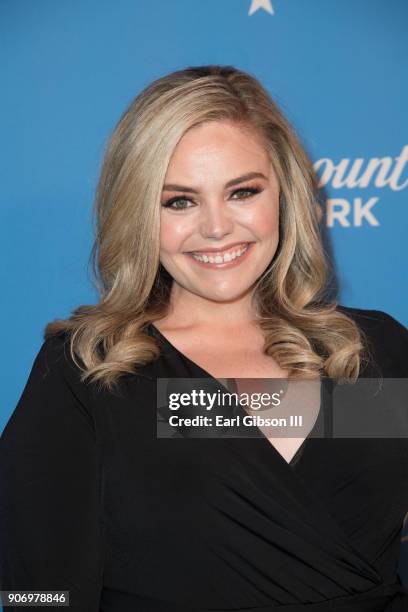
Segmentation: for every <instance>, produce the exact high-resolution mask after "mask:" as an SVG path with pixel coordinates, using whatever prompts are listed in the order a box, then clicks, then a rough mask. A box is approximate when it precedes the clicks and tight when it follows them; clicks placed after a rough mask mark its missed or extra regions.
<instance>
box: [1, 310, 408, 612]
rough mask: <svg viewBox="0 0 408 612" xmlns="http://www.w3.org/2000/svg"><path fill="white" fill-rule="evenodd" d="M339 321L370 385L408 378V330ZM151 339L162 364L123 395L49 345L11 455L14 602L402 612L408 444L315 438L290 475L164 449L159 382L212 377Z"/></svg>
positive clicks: (9, 440) (145, 609)
mask: <svg viewBox="0 0 408 612" xmlns="http://www.w3.org/2000/svg"><path fill="white" fill-rule="evenodd" d="M339 310H343V311H344V312H346V313H347V314H348V315H349V316H352V317H353V318H354V319H355V320H356V321H357V322H358V324H359V325H360V326H361V327H362V328H363V330H364V331H365V332H366V334H367V337H368V339H369V341H370V344H371V352H372V355H373V359H374V362H373V364H374V365H372V366H365V369H364V370H363V371H362V373H361V376H362V377H364V376H366V377H377V376H378V375H379V374H378V368H379V369H380V370H381V374H382V376H384V377H395V378H397V377H398V378H400V377H401V378H402V377H408V359H407V358H408V331H407V329H406V328H405V327H404V326H402V325H401V324H400V323H398V322H397V321H396V320H395V319H394V318H392V317H391V316H389V315H387V314H385V313H383V312H380V311H373V310H371V311H369V310H358V309H351V308H345V307H339ZM147 331H148V333H151V334H154V335H156V337H157V338H158V339H159V341H160V343H161V347H162V354H161V356H160V357H159V359H157V360H156V361H155V362H152V363H150V364H148V365H147V366H145V367H144V368H143V371H142V372H141V373H140V374H139V375H126V376H124V377H123V379H122V383H121V387H120V391H119V392H115V393H107V392H103V393H102V392H100V391H97V389H96V386H95V385H94V384H90V385H84V384H83V383H81V382H80V381H79V378H78V371H77V368H76V366H75V364H74V363H73V362H72V361H71V359H70V357H69V350H68V348H67V347H66V346H65V347H64V344H63V340H64V338H63V336H61V337H54V338H52V339H50V340H47V341H46V342H44V343H43V345H42V347H41V349H40V351H39V353H38V355H37V357H36V359H35V362H34V365H33V367H32V370H31V373H30V376H29V379H28V382H27V384H26V386H25V388H24V391H23V393H22V396H21V398H20V400H19V402H18V405H17V407H16V409H15V411H14V412H13V414H12V416H11V418H10V420H9V422H8V424H7V426H6V428H5V430H4V432H3V435H2V439H1V446H0V490H1V493H2V500H1V517H0V521H1V522H0V540H1V541H0V549H1V589H3V590H32V591H36V590H37V591H38V590H54V591H55V590H65V591H67V590H69V591H70V608H69V609H71V610H75V611H82V612H97V611H100V612H159V611H163V612H165V611H172V612H183V611H185V612H194V611H199V612H203V611H205V612H208V611H210V610H214V611H216V610H217V611H227V610H228V611H238V610H245V611H246V612H272V610H273V611H275V610H279V611H282V612H283V611H285V612H307V611H310V612H315V611H316V612H327V611H329V610H330V611H344V612H345V611H347V612H380V611H381V612H382V611H384V610H387V612H404V611H405V612H407V610H408V591H407V590H406V589H405V588H404V587H403V586H402V585H401V583H400V580H399V578H398V576H397V564H398V555H399V547H400V537H401V529H402V523H403V518H404V516H405V514H406V513H407V512H408V448H407V441H406V440H404V439H400V438H398V439H392V440H390V439H375V438H374V439H373V438H369V439H340V438H332V439H328V438H321V437H313V436H309V437H308V438H306V440H305V441H304V442H303V444H302V445H301V447H300V448H299V450H298V452H297V453H296V455H295V456H294V457H293V459H292V461H290V462H289V463H288V462H287V461H286V460H285V459H284V458H283V456H282V455H281V454H280V453H279V452H278V451H277V450H276V448H274V447H273V446H272V445H271V444H270V442H269V441H268V440H267V439H266V438H265V437H262V436H261V437H256V438H251V437H249V438H233V437H231V438H228V437H223V438H221V439H213V438H207V439H197V438H195V439H188V438H185V437H184V438H183V439H164V438H157V437H156V427H157V415H156V381H157V378H159V377H163V378H171V377H177V378H178V377H180V378H190V377H195V378H211V377H210V375H209V374H208V373H207V372H206V371H205V370H203V369H202V368H200V367H199V366H198V365H196V364H195V363H193V362H192V361H191V360H190V359H188V358H187V357H185V356H184V355H183V354H181V353H180V352H179V351H178V350H177V349H176V348H175V347H174V346H173V345H172V344H170V342H169V341H167V340H166V338H165V337H164V336H163V335H162V334H161V333H160V332H159V331H158V330H157V328H155V327H154V326H152V325H151V326H149V328H148V329H147ZM212 381H213V383H214V384H215V385H217V384H218V385H219V384H220V383H219V381H216V379H214V378H213V379H212ZM327 381H328V382H332V381H329V379H327ZM327 381H326V382H327ZM330 395H331V387H330V384H323V385H322V403H321V413H320V415H319V419H318V421H317V422H318V423H320V424H321V419H322V418H325V414H326V410H323V408H325V409H327V406H328V405H329V404H330ZM321 415H323V416H321ZM6 609H13V610H14V609H16V610H17V608H6ZM30 609H31V608H30ZM61 609H62V608H61Z"/></svg>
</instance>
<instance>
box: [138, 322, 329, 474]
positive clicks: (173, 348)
mask: <svg viewBox="0 0 408 612" xmlns="http://www.w3.org/2000/svg"><path fill="white" fill-rule="evenodd" d="M148 327H150V329H151V330H152V331H153V333H154V334H156V336H157V337H158V338H159V340H161V341H162V343H163V344H165V345H166V346H167V347H168V348H169V349H170V350H171V351H172V352H173V353H174V354H176V355H177V356H178V357H179V358H181V359H183V360H184V361H185V362H186V363H187V364H189V365H190V367H191V368H192V369H195V370H197V371H198V372H200V373H201V375H202V376H205V378H209V379H210V380H212V381H214V382H216V383H217V384H218V385H219V386H220V387H222V388H223V389H224V390H225V391H226V392H227V393H230V391H229V389H227V387H226V386H225V385H223V384H222V382H220V381H219V380H218V378H215V376H213V375H212V374H210V373H209V372H207V370H205V369H204V368H202V367H201V366H200V365H198V363H195V361H193V360H192V359H190V357H187V355H185V354H184V353H182V352H181V351H180V350H179V349H178V348H177V347H176V346H174V344H172V343H171V342H170V340H168V339H167V338H166V336H164V335H163V334H162V332H161V331H160V330H159V329H158V328H157V327H156V326H155V325H154V324H153V323H149V325H148ZM324 378H325V377H321V378H320V406H319V412H318V414H317V417H316V420H315V422H314V424H313V427H312V429H311V430H310V432H309V434H308V435H307V436H306V437H305V439H304V440H303V442H302V444H301V445H300V446H299V448H298V449H297V450H296V452H295V454H294V455H293V457H292V458H291V459H290V461H287V460H286V459H285V457H284V456H283V455H282V454H281V453H280V452H279V451H278V449H277V448H276V446H275V445H274V444H272V442H270V441H269V439H268V437H267V436H266V435H265V434H264V433H263V431H262V430H261V429H259V427H257V430H258V431H259V432H260V434H261V436H260V438H259V439H261V440H263V442H265V443H266V444H267V445H268V447H270V448H271V450H272V453H274V454H275V455H276V456H277V457H278V458H280V459H281V461H283V462H284V463H285V465H287V466H288V468H290V469H291V470H294V468H295V467H296V465H297V464H298V462H299V461H300V459H301V455H303V453H304V451H305V450H306V447H307V446H308V445H309V441H310V438H311V437H312V434H313V432H314V431H315V430H316V429H317V427H318V423H320V422H321V420H322V419H323V414H322V412H323V408H324V401H323V393H324V381H323V379H324ZM238 404H239V405H240V406H241V404H240V403H239V402H238ZM241 409H242V410H243V408H242V406H241Z"/></svg>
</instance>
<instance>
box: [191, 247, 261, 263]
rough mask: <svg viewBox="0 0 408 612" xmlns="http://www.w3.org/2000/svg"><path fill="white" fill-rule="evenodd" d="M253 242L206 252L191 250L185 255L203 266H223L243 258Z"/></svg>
mask: <svg viewBox="0 0 408 612" xmlns="http://www.w3.org/2000/svg"><path fill="white" fill-rule="evenodd" d="M253 244H254V243H253V242H243V243H242V244H240V245H237V246H234V247H232V248H230V249H227V250H225V251H214V252H207V253H205V252H194V251H192V252H191V253H186V255H188V256H189V257H191V258H192V259H194V261H196V262H197V263H199V264H200V265H204V266H205V267H210V268H212V267H214V268H220V267H222V268H225V267H230V266H232V265H236V264H238V263H240V262H241V261H242V260H243V259H244V258H245V255H246V254H247V253H248V252H249V251H250V250H251V247H252V246H253Z"/></svg>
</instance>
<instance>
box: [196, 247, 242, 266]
mask: <svg viewBox="0 0 408 612" xmlns="http://www.w3.org/2000/svg"><path fill="white" fill-rule="evenodd" d="M248 246H249V245H248V244H246V245H245V246H244V247H241V248H239V249H237V250H236V251H229V252H228V253H225V254H224V255H215V257H214V256H211V255H197V254H195V253H193V254H192V256H193V257H194V259H197V261H203V262H205V263H218V264H219V263H225V262H228V261H233V260H234V259H235V258H236V257H241V255H243V254H244V253H245V251H246V250H247V248H248Z"/></svg>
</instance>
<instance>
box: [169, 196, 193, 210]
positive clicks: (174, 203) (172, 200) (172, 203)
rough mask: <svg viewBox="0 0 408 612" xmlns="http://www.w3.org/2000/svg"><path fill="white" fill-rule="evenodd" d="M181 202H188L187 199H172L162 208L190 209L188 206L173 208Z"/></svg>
mask: <svg viewBox="0 0 408 612" xmlns="http://www.w3.org/2000/svg"><path fill="white" fill-rule="evenodd" d="M180 202H181V203H183V202H190V200H188V199H187V198H172V199H171V200H168V201H167V202H165V203H164V204H163V206H164V208H171V209H173V210H185V209H186V208H190V206H183V205H182V206H175V205H176V204H179V203H180Z"/></svg>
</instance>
